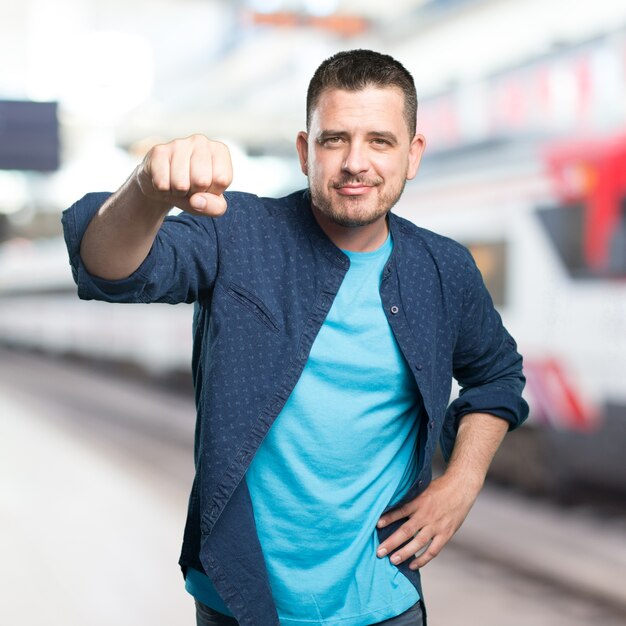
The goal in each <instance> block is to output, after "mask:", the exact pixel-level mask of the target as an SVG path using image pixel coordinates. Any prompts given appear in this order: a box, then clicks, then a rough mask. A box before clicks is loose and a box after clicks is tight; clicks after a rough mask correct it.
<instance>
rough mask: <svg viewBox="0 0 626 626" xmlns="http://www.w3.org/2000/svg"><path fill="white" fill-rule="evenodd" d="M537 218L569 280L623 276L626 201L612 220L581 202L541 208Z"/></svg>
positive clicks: (625, 262) (625, 266)
mask: <svg viewBox="0 0 626 626" xmlns="http://www.w3.org/2000/svg"><path fill="white" fill-rule="evenodd" d="M537 216H538V217H539V221H540V223H541V224H542V226H543V227H544V229H545V231H546V233H547V234H548V237H549V239H550V241H551V243H552V245H553V246H554V249H555V250H556V252H557V254H558V256H559V258H560V259H561V261H562V263H563V265H564V266H565V268H566V269H567V271H568V273H569V274H570V276H571V277H572V278H580V279H583V278H586V279H590V278H592V279H601V278H605V279H606V278H623V277H625V276H626V198H624V199H622V202H621V204H620V206H619V210H618V211H616V213H615V215H614V216H611V219H607V217H605V216H597V215H594V214H592V213H591V211H590V209H589V207H588V206H587V205H585V204H583V203H579V204H572V205H566V206H565V205H559V206H551V207H541V208H539V209H537Z"/></svg>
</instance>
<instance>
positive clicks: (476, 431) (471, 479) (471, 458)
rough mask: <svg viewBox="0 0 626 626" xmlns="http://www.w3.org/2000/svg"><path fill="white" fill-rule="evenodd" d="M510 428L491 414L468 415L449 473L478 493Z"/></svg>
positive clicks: (450, 462)
mask: <svg viewBox="0 0 626 626" xmlns="http://www.w3.org/2000/svg"><path fill="white" fill-rule="evenodd" d="M508 428H509V424H508V422H506V421H505V420H503V419H501V418H499V417H496V416H495V415H491V414H489V413H468V414H467V415H464V416H463V417H462V418H461V421H460V423H459V429H458V433H457V437H456V441H455V444H454V449H453V450H452V456H451V457H450V461H449V463H448V468H447V469H446V472H445V476H446V477H448V478H451V479H454V480H455V481H458V483H459V484H465V485H466V486H467V488H468V489H470V490H473V491H475V492H476V493H478V492H479V491H480V489H481V488H482V486H483V483H484V481H485V476H486V475H487V470H488V469H489V466H490V465H491V461H492V460H493V457H494V455H495V453H496V451H497V450H498V448H499V446H500V444H501V443H502V440H503V439H504V436H505V435H506V433H507V430H508Z"/></svg>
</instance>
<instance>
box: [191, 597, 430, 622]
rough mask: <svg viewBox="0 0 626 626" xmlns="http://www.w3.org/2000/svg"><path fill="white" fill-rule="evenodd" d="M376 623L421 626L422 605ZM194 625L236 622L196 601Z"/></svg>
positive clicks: (419, 603)
mask: <svg viewBox="0 0 626 626" xmlns="http://www.w3.org/2000/svg"><path fill="white" fill-rule="evenodd" d="M376 623H377V624H384V625H385V626H423V624H424V617H423V613H422V603H421V602H417V603H416V604H414V605H413V606H412V607H411V608H410V609H409V610H408V611H405V612H404V613H401V614H400V615H397V616H396V617H391V618H389V619H386V620H385V621H384V622H376ZM196 624H197V626H237V624H238V622H237V620H236V619H235V618H234V617H229V616H227V615H223V614H222V613H218V612H217V611H214V610H213V609H210V608H209V607H208V606H206V605H204V604H202V602H198V601H197V600H196Z"/></svg>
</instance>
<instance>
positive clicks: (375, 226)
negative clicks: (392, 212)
mask: <svg viewBox="0 0 626 626" xmlns="http://www.w3.org/2000/svg"><path fill="white" fill-rule="evenodd" d="M311 209H312V211H313V215H314V217H315V219H316V221H317V223H318V224H319V225H320V228H321V229H322V230H323V231H324V233H326V236H327V237H328V238H329V239H330V240H331V241H332V242H333V243H334V244H335V245H336V246H337V247H338V248H341V249H342V250H349V251H350V252H372V251H373V250H377V249H378V248H380V246H382V245H383V244H384V243H385V241H386V240H387V235H388V234H389V226H388V225H387V216H386V215H383V216H382V217H381V218H379V219H377V220H376V221H375V222H372V223H371V224H366V225H365V226H341V225H340V224H337V223H336V222H333V221H332V220H330V219H329V218H328V217H326V216H325V215H323V214H322V213H320V212H319V211H318V210H317V209H316V208H315V206H313V205H311Z"/></svg>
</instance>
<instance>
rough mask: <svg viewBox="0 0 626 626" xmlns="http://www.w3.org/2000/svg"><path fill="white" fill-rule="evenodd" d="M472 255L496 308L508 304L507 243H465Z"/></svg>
mask: <svg viewBox="0 0 626 626" xmlns="http://www.w3.org/2000/svg"><path fill="white" fill-rule="evenodd" d="M463 243H464V244H465V245H466V246H467V247H468V248H469V250H470V252H471V253H472V255H473V257H474V260H475V261H476V265H478V269H480V271H481V273H482V275H483V279H484V281H485V285H486V286H487V289H488V290H489V293H490V294H491V298H492V299H493V302H494V304H495V305H496V306H498V307H499V306H505V305H506V303H507V294H506V287H507V276H508V272H507V243H506V242H505V241H489V242H483V241H481V242H472V241H464V242H463Z"/></svg>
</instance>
